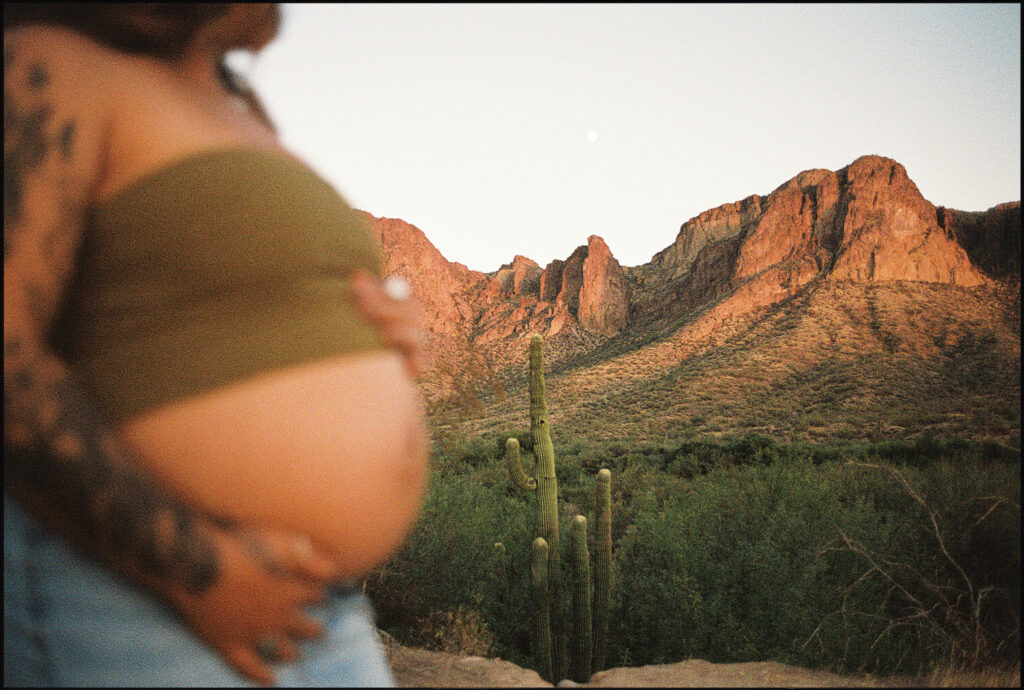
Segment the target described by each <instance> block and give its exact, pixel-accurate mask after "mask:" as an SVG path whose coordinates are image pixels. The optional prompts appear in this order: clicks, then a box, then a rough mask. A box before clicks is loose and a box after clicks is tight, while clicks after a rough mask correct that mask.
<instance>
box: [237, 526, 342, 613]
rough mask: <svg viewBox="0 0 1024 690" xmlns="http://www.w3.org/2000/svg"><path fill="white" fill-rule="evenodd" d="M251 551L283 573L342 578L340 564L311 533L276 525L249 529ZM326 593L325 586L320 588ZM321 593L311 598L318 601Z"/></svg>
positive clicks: (247, 539)
mask: <svg viewBox="0 0 1024 690" xmlns="http://www.w3.org/2000/svg"><path fill="white" fill-rule="evenodd" d="M243 539H244V541H245V543H246V546H247V548H248V551H249V554H250V555H251V556H252V557H253V558H255V559H256V560H257V561H258V562H259V563H261V564H262V565H263V567H264V569H265V570H266V571H267V572H269V573H271V574H273V575H278V576H281V577H299V578H300V579H307V580H312V581H313V582H316V583H320V584H327V583H331V582H334V581H335V580H337V579H338V564H337V562H336V561H335V560H334V559H333V558H331V557H329V556H327V555H326V554H325V553H323V552H322V551H318V550H317V549H316V548H315V547H314V546H313V543H312V542H311V541H310V540H309V537H307V536H305V535H303V534H291V533H287V532H283V531H280V530H274V529H266V528H265V529H260V530H258V531H249V532H247V533H246V534H245V536H244V537H243ZM316 589H317V590H318V591H319V592H321V593H322V588H320V587H318V588H316ZM319 598H320V597H319V596H317V597H315V598H314V599H313V600H311V601H318V600H319Z"/></svg>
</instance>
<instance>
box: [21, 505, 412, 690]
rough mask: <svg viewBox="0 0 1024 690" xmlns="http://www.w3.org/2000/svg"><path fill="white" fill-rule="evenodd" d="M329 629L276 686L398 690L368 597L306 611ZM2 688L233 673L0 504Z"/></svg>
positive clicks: (157, 681) (231, 681) (152, 606)
mask: <svg viewBox="0 0 1024 690" xmlns="http://www.w3.org/2000/svg"><path fill="white" fill-rule="evenodd" d="M309 612H310V613H311V615H314V616H316V617H318V618H319V619H320V620H321V621H322V622H323V623H324V627H325V629H326V633H325V634H324V636H323V637H322V638H320V639H319V640H315V641H312V642H303V643H301V644H300V647H301V649H302V657H301V658H300V659H299V660H298V661H296V662H294V663H290V664H280V665H277V666H275V667H274V670H275V673H276V675H277V682H278V683H279V684H280V685H286V686H298V687H323V686H335V687H346V686H376V687H382V686H384V687H390V686H394V679H393V678H392V676H391V672H390V670H389V669H388V665H387V661H386V659H385V656H384V650H383V648H382V647H381V644H380V641H379V640H378V638H377V635H376V633H375V631H374V628H373V610H372V608H371V607H370V603H369V601H368V600H367V599H366V597H365V596H363V595H362V594H358V593H354V594H352V593H344V592H342V591H340V590H339V591H336V592H333V593H332V594H331V595H330V596H329V597H328V600H327V601H326V602H325V603H324V604H322V605H319V606H315V607H310V609H309ZM4 685H5V686H8V685H18V686H26V685H28V686H113V687H116V686H140V685H141V686H147V685H148V686H152V685H158V686H159V685H164V686H230V687H252V686H253V685H254V684H253V683H252V682H250V681H249V680H247V679H246V678H244V677H243V676H241V675H239V674H238V673H237V672H235V671H234V670H233V669H232V668H231V667H230V666H228V665H227V663H226V662H225V661H223V660H222V659H221V658H220V657H219V656H218V655H217V654H215V653H214V652H213V651H212V650H211V649H210V648H208V647H207V646H206V645H205V644H204V643H203V642H202V641H200V639H199V638H198V637H196V636H195V635H193V634H192V632H191V631H189V630H188V629H187V628H185V627H184V626H183V625H182V624H181V622H180V621H179V620H178V618H176V617H175V615H174V614H173V613H172V612H171V611H170V610H169V609H167V608H166V607H165V606H164V605H163V604H161V603H160V602H159V601H157V600H156V599H154V598H152V597H150V596H148V595H147V594H145V593H143V592H142V591H141V590H138V589H136V588H135V587H132V586H131V585H129V584H128V583H127V582H125V581H124V580H122V579H120V578H118V577H116V576H115V575H113V574H111V573H109V572H107V571H106V570H104V569H103V568H101V567H99V566H97V565H95V564H93V563H92V562H91V561H88V560H86V559H84V558H83V557H81V556H79V555H78V553H76V552H75V551H74V550H73V549H72V548H71V547H69V546H68V545H66V544H65V543H64V542H63V541H61V540H59V539H57V538H56V537H53V536H51V535H50V533H49V532H47V531H46V530H45V529H43V528H42V527H41V526H40V525H39V524H38V523H37V522H35V520H33V519H32V518H31V517H29V516H28V515H27V514H26V513H25V512H24V511H22V510H21V509H20V508H19V507H18V505H17V504H15V503H14V502H13V501H11V500H8V498H7V496H4Z"/></svg>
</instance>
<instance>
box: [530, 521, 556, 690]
mask: <svg viewBox="0 0 1024 690" xmlns="http://www.w3.org/2000/svg"><path fill="white" fill-rule="evenodd" d="M530 583H531V585H532V586H533V603H534V614H533V621H532V622H533V626H532V631H531V632H532V633H533V634H532V636H531V637H532V640H533V659H534V663H535V664H536V665H537V673H539V674H540V675H541V678H544V679H545V680H547V681H550V682H555V681H554V680H553V678H554V676H553V675H552V672H551V617H550V596H549V594H548V543H547V542H546V541H544V539H543V538H542V537H537V538H536V539H534V540H533V558H532V559H531V562H530Z"/></svg>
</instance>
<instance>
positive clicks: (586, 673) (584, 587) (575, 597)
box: [570, 515, 594, 683]
mask: <svg viewBox="0 0 1024 690" xmlns="http://www.w3.org/2000/svg"><path fill="white" fill-rule="evenodd" d="M571 536H572V554H573V557H572V612H573V618H574V621H573V623H574V627H575V629H574V632H575V634H574V635H573V638H572V642H573V644H572V647H573V649H572V668H571V670H570V675H571V676H572V679H573V680H574V681H576V682H577V683H586V682H587V681H588V680H590V665H591V660H592V657H593V651H594V650H593V638H592V637H591V626H592V621H591V615H590V599H591V590H590V553H589V552H588V551H587V518H585V517H583V516H582V515H577V516H576V517H574V518H573V520H572V533H571Z"/></svg>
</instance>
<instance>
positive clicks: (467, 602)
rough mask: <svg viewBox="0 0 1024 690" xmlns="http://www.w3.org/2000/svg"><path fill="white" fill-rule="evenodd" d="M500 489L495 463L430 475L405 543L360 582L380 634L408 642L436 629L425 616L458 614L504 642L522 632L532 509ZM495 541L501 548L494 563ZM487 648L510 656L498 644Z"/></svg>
mask: <svg viewBox="0 0 1024 690" xmlns="http://www.w3.org/2000/svg"><path fill="white" fill-rule="evenodd" d="M508 489H509V482H508V481H507V474H506V473H505V467H504V464H503V463H501V462H496V461H492V462H490V463H489V464H487V465H485V466H482V467H481V468H479V469H478V470H476V471H473V472H470V473H464V474H456V473H449V474H441V473H435V474H434V475H433V476H432V477H431V481H430V485H429V488H428V492H427V496H426V498H425V501H424V505H423V509H422V513H421V516H420V519H419V520H418V522H417V524H416V525H415V527H414V528H413V530H412V531H411V533H410V535H409V537H408V538H407V539H406V541H405V543H404V544H403V546H402V548H401V549H400V550H399V551H398V552H397V553H396V554H395V555H394V556H392V557H391V558H390V559H389V560H388V561H387V562H386V563H385V564H384V565H383V566H381V567H380V568H378V569H377V570H376V571H375V572H374V573H373V574H371V576H370V577H369V578H368V579H367V592H368V594H369V595H370V597H371V598H372V600H373V602H374V604H375V607H376V609H377V615H378V621H379V625H380V626H381V627H382V628H384V629H386V630H388V631H389V632H391V633H392V634H393V635H395V636H396V637H397V638H399V639H400V640H402V641H406V642H409V643H416V642H418V641H422V640H423V633H422V632H421V628H422V626H423V624H424V623H425V622H427V621H431V622H432V625H436V624H437V623H438V621H437V620H436V619H432V618H431V616H432V615H435V614H437V612H444V611H449V612H459V611H461V612H462V613H461V614H460V615H461V617H462V620H464V621H468V620H476V619H474V618H472V617H473V616H479V621H480V622H481V626H480V629H481V630H490V631H494V632H499V631H500V633H501V635H502V640H503V641H504V642H507V641H508V640H512V639H516V638H517V637H518V638H523V637H524V635H526V634H527V631H528V623H529V620H528V615H529V606H528V604H529V602H528V599H527V596H528V594H527V590H528V586H529V556H528V550H529V545H530V542H531V541H532V534H533V521H534V511H533V510H531V508H530V507H529V506H528V505H527V502H526V499H525V496H522V495H516V494H515V493H514V492H511V491H509V490H508ZM496 542H501V543H503V544H504V545H505V548H506V555H505V558H504V563H502V564H499V563H498V562H497V558H498V552H497V550H496V549H495V547H494V544H495V543H496ZM499 595H500V596H499ZM460 607H461V608H460ZM435 643H436V640H435ZM494 649H495V650H500V651H499V653H502V652H504V654H503V656H505V658H513V656H510V655H508V653H507V649H506V646H504V645H498V646H496V647H495V648H494ZM513 660H515V659H514V658H513ZM524 660H525V659H521V661H524Z"/></svg>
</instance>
